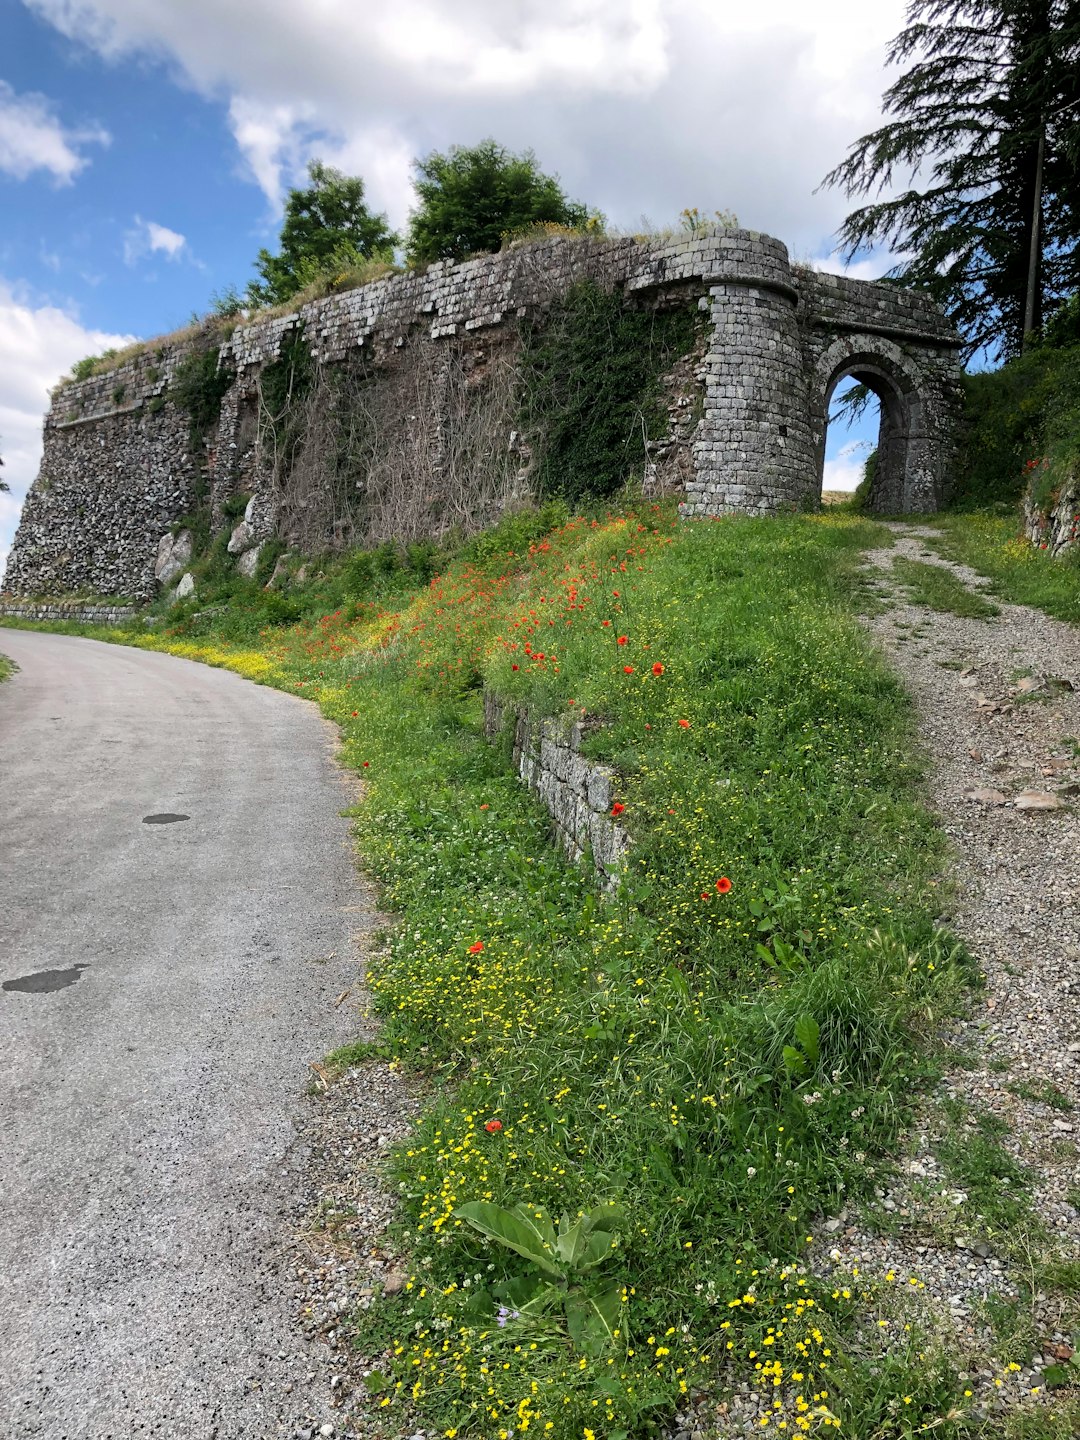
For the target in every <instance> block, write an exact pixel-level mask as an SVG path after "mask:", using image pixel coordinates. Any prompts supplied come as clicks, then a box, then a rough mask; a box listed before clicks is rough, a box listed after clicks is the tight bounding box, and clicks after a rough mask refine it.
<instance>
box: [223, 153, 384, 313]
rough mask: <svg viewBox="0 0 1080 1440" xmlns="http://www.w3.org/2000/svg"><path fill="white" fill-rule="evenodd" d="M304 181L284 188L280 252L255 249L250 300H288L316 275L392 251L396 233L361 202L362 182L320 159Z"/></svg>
mask: <svg viewBox="0 0 1080 1440" xmlns="http://www.w3.org/2000/svg"><path fill="white" fill-rule="evenodd" d="M308 179H309V180H310V182H311V183H310V184H309V185H306V186H304V187H303V188H302V189H294V190H290V191H289V197H288V199H287V200H286V201H285V220H284V223H283V224H282V227H281V240H280V253H279V254H277V255H271V254H270V252H269V250H260V251H259V257H258V259H257V260H256V262H255V269H256V270H257V271H258V272H259V276H260V278H259V279H258V280H253V281H252V282H251V283H250V284H249V286H248V299H249V300H250V301H251V303H252V304H254V305H279V304H281V303H282V302H283V301H286V300H290V299H291V298H292V296H293V295H295V294H296V293H297V292H298V291H300V290H302V289H303V288H304V286H305V285H307V284H309V283H310V282H311V281H312V280H313V279H315V278H316V277H317V276H318V275H319V274H321V273H325V272H327V271H328V270H330V269H333V268H335V267H336V268H339V269H347V268H349V267H350V266H355V265H357V264H360V263H362V262H363V261H366V260H373V259H387V260H389V259H390V258H391V256H392V252H393V248H394V246H395V245H396V244H397V243H398V236H397V235H396V234H395V233H394V232H393V231H392V230H391V229H390V228H389V226H388V224H387V219H386V216H385V215H376V214H373V213H372V212H371V211H370V210H369V209H368V207H367V205H366V204H365V203H364V182H363V181H362V180H361V179H360V177H359V176H358V175H343V174H342V173H341V171H340V170H334V169H333V168H332V167H331V166H329V165H323V164H322V163H321V161H318V160H313V161H312V162H311V164H310V165H309V166H308Z"/></svg>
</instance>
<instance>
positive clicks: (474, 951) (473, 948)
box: [469, 940, 484, 955]
mask: <svg viewBox="0 0 1080 1440" xmlns="http://www.w3.org/2000/svg"><path fill="white" fill-rule="evenodd" d="M483 948H484V942H483V940H477V942H476V944H475V945H470V946H469V954H470V955H479V954H480V951H481V950H483Z"/></svg>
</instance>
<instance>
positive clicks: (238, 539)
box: [229, 520, 252, 555]
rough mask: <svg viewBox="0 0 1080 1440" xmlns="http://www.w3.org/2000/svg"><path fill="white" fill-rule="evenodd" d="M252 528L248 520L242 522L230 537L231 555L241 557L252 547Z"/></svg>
mask: <svg viewBox="0 0 1080 1440" xmlns="http://www.w3.org/2000/svg"><path fill="white" fill-rule="evenodd" d="M251 539H252V536H251V526H250V525H249V524H248V522H247V521H246V520H241V521H240V524H239V525H237V527H236V529H235V530H234V531H233V532H232V534H231V535H230V536H229V554H230V555H240V554H242V553H243V552H244V551H245V550H247V549H249V548H250V546H251Z"/></svg>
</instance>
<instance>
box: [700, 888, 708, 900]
mask: <svg viewBox="0 0 1080 1440" xmlns="http://www.w3.org/2000/svg"><path fill="white" fill-rule="evenodd" d="M701 898H702V899H703V900H707V899H708V898H709V892H708V891H707V890H702V892H701Z"/></svg>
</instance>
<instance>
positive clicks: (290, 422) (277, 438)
mask: <svg viewBox="0 0 1080 1440" xmlns="http://www.w3.org/2000/svg"><path fill="white" fill-rule="evenodd" d="M314 383H315V362H314V360H313V359H312V358H311V351H310V350H309V349H308V345H307V341H306V339H305V338H304V331H303V327H302V326H301V327H298V328H297V329H296V330H294V331H293V332H292V333H291V334H290V335H288V336H286V338H285V339H284V340H283V341H282V343H281V350H280V353H279V355H278V358H277V359H276V360H272V361H271V362H270V364H269V365H266V366H265V367H264V368H263V372H262V375H261V376H260V380H259V384H260V390H261V396H262V407H263V411H264V414H265V415H266V416H267V417H268V423H269V425H270V429H271V432H272V434H273V437H274V450H275V453H276V455H277V458H278V464H279V466H280V467H281V473H282V475H287V474H288V473H289V471H290V470H291V469H292V466H293V461H294V460H295V458H296V454H297V451H298V450H299V448H300V445H301V443H302V442H303V438H304V419H305V414H304V407H303V404H302V403H301V402H302V401H303V400H305V399H306V398H307V395H308V393H309V392H310V390H311V387H312V385H313V384H314Z"/></svg>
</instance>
